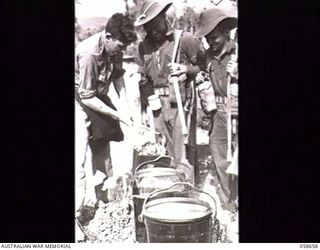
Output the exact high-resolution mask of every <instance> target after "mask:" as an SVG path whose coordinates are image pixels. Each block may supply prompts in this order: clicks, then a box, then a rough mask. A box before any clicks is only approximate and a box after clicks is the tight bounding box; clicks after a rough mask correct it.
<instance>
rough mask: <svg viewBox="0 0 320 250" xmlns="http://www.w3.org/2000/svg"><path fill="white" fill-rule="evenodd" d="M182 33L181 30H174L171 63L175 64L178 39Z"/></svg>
mask: <svg viewBox="0 0 320 250" xmlns="http://www.w3.org/2000/svg"><path fill="white" fill-rule="evenodd" d="M182 33H183V30H175V33H174V46H173V54H172V62H173V63H175V62H176V59H177V54H178V49H179V44H180V38H181V35H182Z"/></svg>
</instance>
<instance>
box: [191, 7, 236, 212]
mask: <svg viewBox="0 0 320 250" xmlns="http://www.w3.org/2000/svg"><path fill="white" fill-rule="evenodd" d="M236 26H237V18H235V17H233V16H231V15H228V14H227V13H226V12H223V11H222V10H219V9H207V10H204V11H203V12H202V13H201V15H200V17H199V30H198V31H197V32H196V33H195V36H196V37H205V38H206V40H207V42H208V44H209V46H210V47H209V49H208V50H207V51H206V54H207V58H208V72H209V77H210V80H211V83H212V85H213V89H214V93H215V96H216V97H215V100H216V105H217V110H215V111H213V112H212V113H211V114H210V115H211V117H212V128H211V131H210V150H211V153H212V156H213V161H214V165H215V167H216V171H217V174H218V179H219V186H218V193H219V196H220V199H221V202H222V207H223V208H225V209H228V210H230V211H235V210H236V207H235V203H234V199H235V196H234V195H231V193H230V184H231V182H230V177H231V176H230V175H229V174H227V172H226V171H227V168H228V166H229V164H230V161H231V159H228V158H227V156H228V154H227V153H228V150H229V152H231V151H230V150H231V144H230V143H228V139H230V141H231V136H230V135H231V130H233V133H232V144H233V148H235V147H236V146H237V140H238V139H237V138H238V136H237V131H236V127H237V125H236V124H235V122H236V121H237V120H236V119H232V121H231V118H236V117H237V114H238V112H237V96H238V93H237V86H238V84H237V79H238V75H237V72H238V70H237V67H238V65H237V62H236V61H235V60H232V57H233V56H234V55H235V54H236V49H237V48H236V44H235V42H233V41H232V40H230V34H229V33H230V32H229V31H230V30H231V29H234V28H235V27H236ZM203 80H204V78H203V74H198V76H197V82H201V81H203ZM230 93H231V94H230ZM232 125H233V129H232ZM228 133H229V135H228ZM231 158H232V157H231ZM232 190H233V188H232Z"/></svg>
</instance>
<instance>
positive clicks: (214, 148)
mask: <svg viewBox="0 0 320 250" xmlns="http://www.w3.org/2000/svg"><path fill="white" fill-rule="evenodd" d="M237 140H238V135H237V134H236V135H233V137H232V145H233V147H235V145H236V143H237ZM209 143H210V151H211V154H212V158H213V162H214V165H215V168H216V172H217V175H218V181H219V185H218V188H217V191H218V194H219V197H220V199H221V202H222V203H223V204H226V203H228V202H229V201H230V200H231V199H234V198H235V195H234V193H233V195H232V196H231V192H230V186H231V190H232V191H234V192H237V189H236V187H235V185H237V183H236V182H234V181H233V178H232V176H231V175H229V174H227V173H226V170H227V168H228V166H229V164H230V163H229V162H227V143H228V140H227V113H226V112H222V111H217V113H216V114H215V115H214V117H213V124H212V130H211V133H210V142H209Z"/></svg>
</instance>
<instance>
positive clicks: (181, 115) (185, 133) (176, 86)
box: [172, 30, 188, 144]
mask: <svg viewBox="0 0 320 250" xmlns="http://www.w3.org/2000/svg"><path fill="white" fill-rule="evenodd" d="M181 34H182V31H180V30H179V31H177V34H176V36H175V44H174V48H173V56H172V63H175V59H176V55H177V52H178V47H179V40H180V37H181ZM172 81H173V87H174V92H175V95H176V99H177V106H178V113H179V118H180V122H181V130H182V134H183V137H184V144H187V143H188V128H187V126H186V119H185V117H184V110H183V106H182V100H181V93H180V89H179V83H178V77H177V76H174V77H172Z"/></svg>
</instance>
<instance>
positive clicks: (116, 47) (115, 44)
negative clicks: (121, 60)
mask: <svg viewBox="0 0 320 250" xmlns="http://www.w3.org/2000/svg"><path fill="white" fill-rule="evenodd" d="M104 46H105V48H106V50H107V52H108V54H109V55H111V56H112V55H115V54H117V53H118V52H120V51H123V50H125V49H126V47H127V45H126V44H123V43H122V42H120V41H119V40H118V39H115V38H112V37H107V38H106V41H105V45H104Z"/></svg>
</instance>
